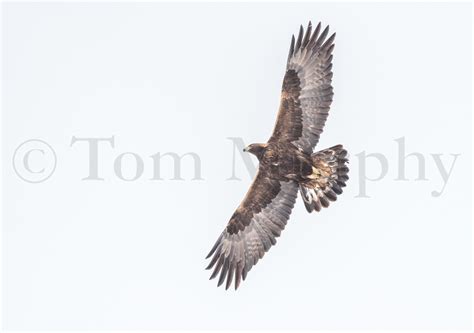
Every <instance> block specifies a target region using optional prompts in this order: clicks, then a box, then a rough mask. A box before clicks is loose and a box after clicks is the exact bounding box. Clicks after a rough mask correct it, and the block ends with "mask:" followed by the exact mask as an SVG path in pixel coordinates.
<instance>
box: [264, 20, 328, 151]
mask: <svg viewBox="0 0 474 333" xmlns="http://www.w3.org/2000/svg"><path fill="white" fill-rule="evenodd" d="M320 30H321V23H319V24H318V26H317V27H316V29H315V31H314V32H312V25H311V22H309V24H308V28H307V29H306V33H304V31H303V26H301V27H300V31H299V35H298V39H297V40H296V44H295V36H293V38H292V40H291V46H290V53H289V55H288V62H287V66H286V73H285V77H284V79H283V87H282V92H281V102H280V110H279V112H278V117H277V121H276V124H275V128H274V130H273V134H272V136H271V138H270V140H269V141H287V142H293V144H294V145H295V146H297V147H298V148H300V149H302V150H303V151H305V152H307V153H311V152H312V151H313V148H314V147H315V146H316V144H317V143H318V141H319V135H320V134H321V133H322V131H323V127H324V123H325V122H326V118H327V116H328V111H329V107H330V105H331V102H332V96H333V89H332V86H331V80H332V70H331V69H332V50H333V49H334V38H335V36H336V34H335V33H334V34H332V35H331V36H330V37H329V38H328V39H326V37H327V36H328V32H329V26H327V27H326V29H324V31H323V32H322V33H320Z"/></svg>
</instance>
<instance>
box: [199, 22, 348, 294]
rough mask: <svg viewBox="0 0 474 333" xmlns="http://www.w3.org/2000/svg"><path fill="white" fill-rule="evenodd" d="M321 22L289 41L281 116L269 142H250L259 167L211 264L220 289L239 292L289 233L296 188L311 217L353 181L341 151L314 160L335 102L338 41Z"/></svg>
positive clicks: (213, 251) (214, 249) (338, 148)
mask: <svg viewBox="0 0 474 333" xmlns="http://www.w3.org/2000/svg"><path fill="white" fill-rule="evenodd" d="M328 33H329V26H327V27H326V28H325V29H324V30H323V31H322V32H321V23H319V24H318V25H317V26H316V28H315V29H314V31H313V27H312V25H311V22H309V24H308V27H307V28H306V32H305V31H304V29H303V26H301V27H300V30H299V34H298V38H297V39H296V40H295V36H294V35H293V37H292V39H291V45H290V52H289V55H288V60H287V64H286V73H285V77H284V78H283V87H282V91H281V101H280V109H279V111H278V116H277V120H276V123H275V128H274V130H273V133H272V136H271V137H270V139H269V140H268V142H267V143H253V144H251V145H249V146H247V147H246V148H245V149H244V151H246V152H249V153H252V154H254V155H255V156H256V157H257V158H258V161H259V168H258V172H257V175H256V176H255V179H254V180H253V183H252V185H251V186H250V189H249V190H248V192H247V194H246V196H245V198H244V200H243V201H242V203H241V204H240V206H239V207H238V208H237V210H236V211H235V212H234V214H233V215H232V217H231V218H230V221H229V223H228V224H227V226H226V228H225V229H224V231H223V232H222V233H221V235H220V236H219V238H218V239H217V242H216V243H215V245H214V246H213V247H212V249H211V251H210V252H209V254H208V255H207V257H206V259H208V258H210V257H212V259H211V261H210V263H209V265H208V266H207V269H212V268H214V270H213V272H212V275H211V277H210V278H211V279H213V278H215V277H217V276H219V281H218V286H220V285H221V284H222V283H224V281H226V289H228V288H229V286H230V285H231V284H232V281H233V280H234V281H235V289H237V288H238V287H239V285H240V282H241V280H245V278H246V276H247V273H248V272H249V271H250V270H251V269H252V267H253V266H254V265H255V264H256V263H257V262H258V260H259V259H261V258H262V257H263V255H264V254H265V252H266V251H268V249H270V247H271V246H272V245H275V243H276V238H277V237H279V236H280V233H281V231H282V230H283V229H285V225H286V223H287V221H288V219H289V218H290V214H291V210H292V209H293V206H294V205H295V201H296V197H297V195H298V189H299V191H300V192H301V196H302V197H303V202H304V205H305V207H306V209H307V211H308V212H310V213H311V212H313V211H318V212H319V211H320V210H321V208H322V207H328V206H329V202H330V201H335V200H336V199H337V195H339V194H341V193H342V188H343V187H344V186H345V185H346V181H347V180H348V179H349V177H348V176H347V173H348V171H349V169H348V167H347V162H348V160H347V158H346V155H347V151H346V150H344V148H343V147H342V145H337V146H334V147H331V148H328V149H324V150H321V151H318V152H316V153H313V149H314V147H315V146H316V144H317V143H318V141H319V136H320V134H321V133H322V132H323V127H324V123H325V122H326V118H327V117H328V112H329V107H330V105H331V102H332V97H333V88H332V85H331V81H332V75H333V73H332V58H333V56H332V51H333V49H334V39H335V36H336V34H335V33H334V34H332V35H331V36H330V37H329V38H327V37H328Z"/></svg>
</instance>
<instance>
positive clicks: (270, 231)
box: [206, 179, 298, 289]
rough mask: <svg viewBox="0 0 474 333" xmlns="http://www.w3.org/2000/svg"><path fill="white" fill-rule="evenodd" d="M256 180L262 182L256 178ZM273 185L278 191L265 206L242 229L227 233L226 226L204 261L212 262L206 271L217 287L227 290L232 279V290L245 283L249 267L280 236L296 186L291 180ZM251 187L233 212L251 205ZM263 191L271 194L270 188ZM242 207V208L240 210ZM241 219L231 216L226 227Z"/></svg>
mask: <svg viewBox="0 0 474 333" xmlns="http://www.w3.org/2000/svg"><path fill="white" fill-rule="evenodd" d="M256 180H257V179H256ZM259 181H260V182H261V181H264V180H261V179H260V180H259ZM277 183H278V186H279V187H280V188H279V191H278V193H277V194H276V195H275V196H274V197H273V198H271V200H270V202H269V204H268V205H266V206H265V207H260V208H261V209H257V211H255V212H254V213H253V214H251V216H250V218H249V221H248V222H245V221H244V223H243V225H245V226H244V227H243V229H241V230H238V231H237V232H233V233H231V232H229V227H227V228H226V229H225V230H224V231H223V232H222V233H221V235H220V236H219V238H218V239H217V241H216V243H215V244H214V246H213V247H212V249H211V251H210V252H209V254H208V255H207V257H206V259H208V258H210V257H211V256H212V259H211V261H210V263H209V265H208V266H207V267H206V269H212V268H214V270H213V272H212V274H211V276H210V279H214V278H215V277H217V276H218V275H219V279H218V284H217V285H218V286H220V285H222V284H223V283H224V281H226V285H225V288H226V289H228V288H229V287H230V285H231V284H232V280H234V281H235V289H237V288H238V287H239V285H240V283H241V280H245V278H246V277H247V273H248V272H249V271H250V270H251V269H252V267H253V266H254V265H255V264H257V262H258V261H259V259H261V258H262V257H263V256H264V254H265V252H267V251H268V250H269V249H270V247H271V246H272V245H275V244H276V238H277V237H279V236H280V234H281V231H282V230H283V229H284V228H285V226H286V223H287V221H288V219H289V217H290V214H291V210H292V209H293V206H294V204H295V201H296V197H297V195H298V184H297V183H295V182H292V181H290V182H284V181H281V182H277ZM254 184H255V182H254ZM254 184H252V187H251V188H250V189H249V194H248V195H247V197H246V200H244V202H243V203H242V204H241V206H240V207H239V208H238V210H237V211H239V210H245V209H250V208H249V207H247V204H246V203H247V202H252V199H253V198H252V193H253V191H255V188H256V187H254ZM267 184H268V186H275V185H274V184H272V183H271V182H268V183H267ZM260 185H261V184H260ZM259 191H265V189H262V188H261V187H260V189H259ZM267 192H268V193H274V191H271V190H270V189H268V191H267ZM247 199H248V201H247ZM256 204H258V203H256ZM242 205H244V206H243V207H242ZM253 209H254V208H253ZM244 216H249V215H247V214H242V215H241V214H237V217H236V214H234V216H233V218H231V221H230V222H229V224H231V223H239V222H242V221H236V220H234V221H233V219H235V218H237V219H240V218H244ZM229 224H228V226H229Z"/></svg>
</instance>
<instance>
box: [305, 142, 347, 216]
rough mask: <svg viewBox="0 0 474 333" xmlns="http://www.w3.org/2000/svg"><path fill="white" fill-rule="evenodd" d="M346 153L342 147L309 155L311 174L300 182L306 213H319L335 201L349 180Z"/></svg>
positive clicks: (338, 146)
mask: <svg viewBox="0 0 474 333" xmlns="http://www.w3.org/2000/svg"><path fill="white" fill-rule="evenodd" d="M346 156H347V151H346V150H345V149H344V148H343V147H342V145H337V146H334V147H331V148H328V149H324V150H321V151H319V152H317V153H314V154H312V155H311V159H312V163H313V172H312V173H311V174H310V175H308V176H306V177H305V179H304V180H303V181H301V182H300V191H301V195H302V197H303V201H304V204H305V207H306V209H307V210H308V212H312V211H313V210H316V211H318V212H319V211H320V210H321V207H328V206H329V202H330V201H336V199H337V195H338V194H341V193H342V187H344V186H346V181H347V180H348V179H349V177H348V176H347V173H348V172H349V168H348V167H347V163H348V160H347V158H346Z"/></svg>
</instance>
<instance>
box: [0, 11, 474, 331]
mask: <svg viewBox="0 0 474 333" xmlns="http://www.w3.org/2000/svg"><path fill="white" fill-rule="evenodd" d="M309 19H311V20H313V22H314V23H317V22H318V21H320V20H321V21H323V23H325V24H330V25H331V29H332V31H336V32H337V38H336V49H335V55H334V90H335V96H334V103H333V107H332V108H331V114H330V117H329V119H328V122H327V125H326V127H325V132H324V133H323V135H322V137H321V141H320V145H319V147H320V148H321V149H323V148H326V147H329V146H332V145H335V144H338V143H342V144H344V145H345V146H346V148H347V149H348V150H349V152H350V154H351V161H350V166H349V167H350V169H351V171H350V177H351V179H350V180H349V183H348V187H347V190H346V191H345V192H344V194H343V195H342V196H341V197H340V198H339V199H338V201H337V202H336V203H334V204H333V205H332V206H331V207H330V208H329V209H326V210H324V211H323V212H321V213H319V214H311V215H310V214H307V213H306V211H305V209H304V206H303V204H302V202H301V199H298V201H297V205H296V207H295V209H294V211H293V214H292V217H291V219H290V222H289V224H288V226H287V229H286V230H285V231H284V232H283V233H282V237H281V238H279V239H278V244H277V246H275V247H273V248H272V249H271V250H270V251H269V253H267V254H266V255H265V257H264V259H263V260H261V261H260V262H259V263H258V265H257V266H256V267H254V268H253V269H252V271H251V272H250V273H249V275H248V278H247V280H246V281H244V282H243V283H242V285H241V288H240V289H239V290H238V291H237V292H234V291H233V290H232V291H228V292H225V291H224V290H223V289H222V288H219V289H218V288H216V287H215V284H216V281H215V280H214V281H212V282H209V281H208V276H209V274H210V272H208V271H204V269H203V268H204V267H205V266H206V264H207V262H206V261H205V260H204V256H205V255H206V254H207V252H208V251H209V249H210V248H211V246H212V245H213V244H214V242H215V240H216V238H217V236H218V235H219V233H220V232H221V231H222V229H223V228H224V227H225V224H226V223H227V221H228V219H229V217H230V216H231V215H232V213H233V211H234V209H235V208H236V207H237V205H238V204H239V202H240V200H241V199H242V198H243V196H244V194H245V192H246V190H247V189H248V187H249V185H250V179H249V177H248V176H247V174H246V169H245V166H244V165H243V163H241V161H240V160H238V163H237V164H236V167H237V171H236V172H237V174H238V175H239V176H241V178H242V179H243V180H242V181H226V179H227V178H229V177H230V176H231V171H232V145H231V142H230V141H229V140H227V139H226V138H227V137H242V138H243V139H244V140H245V142H246V143H251V142H263V141H265V140H266V139H267V138H268V136H269V135H270V133H271V129H272V127H273V124H274V120H275V117H276V111H277V108H278V101H279V91H280V87H281V82H282V78H283V74H284V66H285V63H286V57H287V51H288V47H289V42H290V38H291V34H293V33H296V32H297V30H298V27H299V24H301V23H303V24H306V23H307V21H308V20H309ZM2 28H3V45H2V51H3V54H2V55H3V64H2V66H3V77H2V86H3V91H2V94H3V105H2V112H3V114H2V116H3V128H2V136H3V147H2V148H3V156H2V157H3V161H4V163H3V165H4V174H3V176H4V188H3V200H4V202H3V207H4V216H3V220H4V223H3V312H4V313H3V317H4V318H3V319H4V326H5V328H7V329H24V330H34V329H82V330H85V329H97V330H100V329H173V328H180V329H194V328H199V329H214V328H228V329H230V328H232V329H263V328H282V329H291V328H305V329H371V328H378V329H405V328H410V329H425V328H427V329H448V328H464V329H467V328H469V327H470V325H471V319H470V314H471V277H472V276H471V251H470V250H471V206H470V203H471V200H472V193H471V188H470V186H471V172H472V165H471V117H472V115H471V112H472V106H471V88H472V86H471V72H472V67H471V60H472V54H471V5H470V4H467V3H464V4H443V3H436V4H429V3H417V4H411V3H400V4H383V3H363V4H357V3H351V4H340V3H327V4H326V3H314V4H310V3H299V4H298V3H291V4H285V3H277V4H272V3H265V4H251V3H241V4H232V3H225V4H217V3H209V4H163V3H144V4H138V3H135V4H126V3H120V4H118V3H106V4H91V3H79V4H61V3H49V4H41V3H34V4H27V3H23V4H11V3H4V4H3V18H2ZM112 135H114V136H115V148H111V147H109V146H107V145H105V144H104V145H102V146H101V153H100V160H99V161H100V175H101V177H103V178H105V180H104V181H81V179H82V178H84V177H86V176H87V173H88V158H87V149H86V145H85V144H84V143H82V144H81V143H76V144H74V145H73V146H72V147H71V146H70V142H71V138H72V136H77V137H110V136H112ZM400 137H405V142H406V152H407V153H410V152H420V153H422V154H423V155H424V157H425V163H426V177H427V178H428V181H414V179H415V178H416V177H417V171H418V168H417V164H416V163H415V159H414V158H408V159H407V160H406V174H407V178H409V179H410V181H394V179H395V178H396V177H397V174H398V160H397V154H398V151H397V143H396V142H395V141H394V139H397V138H400ZM33 138H41V139H43V140H45V141H47V142H48V143H49V144H50V145H51V146H52V147H53V148H54V150H55V151H56V154H57V157H58V165H57V169H56V172H55V173H54V175H53V176H52V177H51V178H50V179H49V180H48V181H46V182H44V183H41V184H30V183H26V182H24V181H22V180H21V179H19V178H18V177H17V175H16V174H15V173H14V170H13V168H12V167H11V160H12V156H13V153H14V151H15V149H16V147H17V146H18V145H20V144H21V143H22V142H24V141H26V140H28V139H33ZM127 151H132V152H135V153H137V154H138V155H140V156H141V157H142V158H143V160H144V174H143V176H142V177H141V178H140V179H138V180H137V181H134V182H125V181H122V180H120V179H118V178H117V177H116V175H115V174H114V169H113V163H114V159H115V158H116V156H118V155H119V154H121V153H123V152H127ZM169 151H173V152H177V153H180V154H182V153H186V152H190V151H192V152H196V153H198V154H199V156H200V157H201V161H202V176H203V178H204V179H205V180H203V181H191V180H189V179H190V178H192V175H193V172H192V167H191V165H190V164H189V163H186V162H183V177H184V178H185V179H186V180H185V181H171V180H165V181H150V180H149V178H151V175H152V169H153V165H152V160H151V159H150V157H149V156H150V155H152V154H154V153H157V152H162V153H164V152H169ZM362 151H365V152H367V153H372V152H378V153H382V154H384V155H385V156H386V157H387V158H388V161H389V170H388V173H387V175H386V177H384V178H383V179H382V180H380V181H379V182H368V183H367V193H368V195H370V198H355V197H356V196H357V195H358V193H359V181H360V169H359V166H360V165H359V162H358V159H357V157H356V156H355V155H356V154H358V153H360V152H362ZM432 153H436V154H443V155H442V157H441V159H442V161H444V163H445V165H446V167H449V166H450V165H451V163H452V156H450V154H460V156H459V157H458V159H457V161H456V162H455V164H454V167H453V170H452V173H451V176H450V178H449V180H448V183H447V185H446V188H445V190H444V192H443V194H442V195H441V196H440V197H438V198H434V197H432V196H431V192H432V191H434V190H436V191H439V190H440V189H441V188H442V187H443V180H442V178H441V176H440V172H439V170H438V169H437V167H436V165H435V163H434V161H433V158H432V157H431V156H430V154H432ZM126 162H127V163H126ZM163 163H164V164H163V165H162V174H163V178H166V179H169V178H171V177H172V167H171V166H170V165H169V164H165V162H163ZM133 170H134V168H133V163H132V161H130V160H127V161H125V160H124V174H127V175H130V174H133ZM379 172H380V167H379V165H378V164H377V163H376V161H373V160H368V161H367V174H368V176H370V177H377V175H378V174H379Z"/></svg>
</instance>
